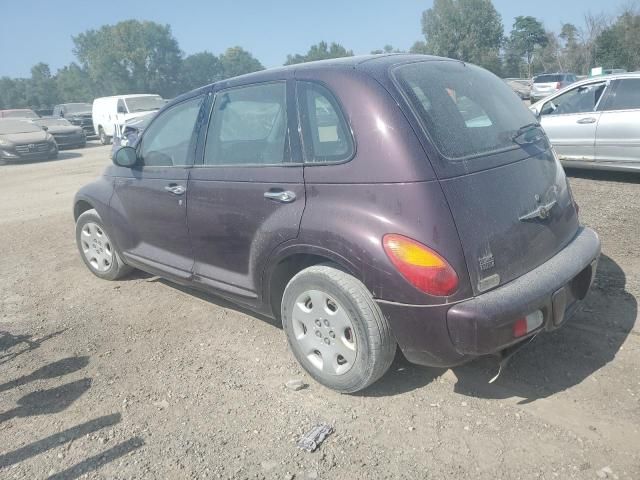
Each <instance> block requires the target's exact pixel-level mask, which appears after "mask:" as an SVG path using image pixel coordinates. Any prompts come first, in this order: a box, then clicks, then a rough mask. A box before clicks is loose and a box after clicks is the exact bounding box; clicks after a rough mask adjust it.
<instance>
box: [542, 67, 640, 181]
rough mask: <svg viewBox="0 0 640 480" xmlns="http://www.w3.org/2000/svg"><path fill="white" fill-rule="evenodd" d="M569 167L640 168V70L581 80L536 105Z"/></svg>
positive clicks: (602, 168) (552, 139)
mask: <svg viewBox="0 0 640 480" xmlns="http://www.w3.org/2000/svg"><path fill="white" fill-rule="evenodd" d="M530 108H531V110H532V112H534V113H535V114H536V115H538V117H539V118H540V123H541V125H542V127H543V128H544V130H545V132H546V133H547V136H548V137H549V139H550V140H551V143H552V145H553V146H554V148H555V150H556V152H557V154H558V157H559V158H560V161H561V162H562V163H563V164H564V165H565V166H569V167H577V168H592V169H600V170H621V171H635V172H638V171H640V74H639V73H622V74H616V75H608V76H602V77H593V78H588V79H586V80H582V81H580V82H577V83H575V84H573V85H571V86H569V87H567V88H565V89H563V90H561V91H559V92H558V93H556V94H554V95H551V96H550V97H548V98H545V99H544V100H541V101H540V102H537V103H535V104H533V105H532V106H531V107H530Z"/></svg>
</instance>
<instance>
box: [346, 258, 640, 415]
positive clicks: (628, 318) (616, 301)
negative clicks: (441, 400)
mask: <svg viewBox="0 0 640 480" xmlns="http://www.w3.org/2000/svg"><path fill="white" fill-rule="evenodd" d="M625 283H626V277H625V274H624V272H623V270H622V269H621V268H620V266H619V265H618V264H617V263H615V262H614V261H613V260H612V259H611V258H609V257H607V256H606V255H602V256H601V257H600V261H599V264H598V271H597V275H596V279H595V282H594V285H593V287H592V290H591V292H590V293H589V295H588V296H587V299H586V300H585V302H584V305H583V307H582V309H581V310H580V311H579V312H578V313H576V315H575V316H574V317H573V318H571V319H570V320H568V321H567V323H566V324H565V325H564V326H563V327H561V328H560V329H558V330H556V331H554V332H550V333H544V334H542V335H539V336H538V337H536V339H535V340H534V341H533V342H531V344H529V345H528V346H526V347H525V348H523V349H522V350H521V351H520V352H519V353H518V354H516V355H515V356H514V357H513V359H512V360H511V361H510V362H509V364H508V366H507V367H506V369H504V370H503V372H502V374H501V375H500V377H499V378H498V379H497V380H496V381H495V383H492V384H489V380H490V379H491V378H492V377H493V376H494V375H495V374H496V373H497V370H498V359H497V357H484V358H480V359H478V360H475V361H473V362H470V363H468V364H466V365H462V366H459V367H455V368H453V369H452V371H453V374H454V375H453V376H452V377H456V378H457V381H456V380H455V379H454V381H455V387H454V390H455V391H456V392H457V393H460V394H463V395H467V396H471V397H478V398H484V399H506V398H512V397H519V398H521V400H520V403H528V402H532V401H535V400H537V399H540V398H545V397H549V396H551V395H554V394H556V393H558V392H561V391H563V390H566V389H568V388H571V387H573V386H574V385H577V384H579V383H581V382H582V381H584V380H585V379H586V378H588V377H589V376H590V375H592V374H593V373H595V372H596V371H598V370H599V369H601V368H602V367H604V366H605V365H607V364H608V363H609V362H611V361H612V360H613V359H614V358H615V356H616V354H617V353H618V351H619V350H620V347H621V346H622V345H623V343H624V342H625V340H626V338H627V336H628V335H629V333H630V332H631V330H632V329H633V326H634V324H635V322H636V317H637V313H638V305H637V301H636V298H635V297H634V296H633V295H631V294H630V293H629V292H627V291H626V290H625ZM446 371H447V370H446V369H438V368H429V367H421V366H417V365H412V364H410V363H409V362H408V361H407V360H405V359H404V358H403V357H402V356H401V355H397V356H396V359H395V361H394V363H393V365H392V367H391V369H390V370H389V372H388V373H387V374H386V375H385V376H384V377H383V378H382V379H381V380H379V381H378V382H376V383H374V384H373V385H372V386H371V387H369V388H367V389H366V390H364V391H362V392H361V393H360V394H359V395H362V396H372V397H382V396H392V395H397V394H400V393H404V392H408V391H411V390H415V389H417V388H421V387H423V386H425V385H428V384H429V383H431V382H433V381H434V380H437V378H438V377H439V376H441V375H442V374H444V373H445V372H446Z"/></svg>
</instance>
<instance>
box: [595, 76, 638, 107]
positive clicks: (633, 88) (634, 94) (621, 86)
mask: <svg viewBox="0 0 640 480" xmlns="http://www.w3.org/2000/svg"><path fill="white" fill-rule="evenodd" d="M606 102H607V104H606V105H605V106H604V107H603V110H637V109H640V78H628V79H623V80H619V81H618V82H617V85H615V86H614V90H613V92H611V94H610V95H609V97H608V98H607V100H606Z"/></svg>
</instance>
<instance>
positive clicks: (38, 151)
mask: <svg viewBox="0 0 640 480" xmlns="http://www.w3.org/2000/svg"><path fill="white" fill-rule="evenodd" d="M57 156H58V146H57V145H56V141H55V140H54V138H53V136H52V135H51V134H50V133H48V132H45V131H44V130H43V129H42V128H40V127H39V126H37V125H34V124H33V123H31V122H29V121H25V120H14V119H0V160H2V161H4V162H20V161H31V160H46V159H53V158H56V157H57Z"/></svg>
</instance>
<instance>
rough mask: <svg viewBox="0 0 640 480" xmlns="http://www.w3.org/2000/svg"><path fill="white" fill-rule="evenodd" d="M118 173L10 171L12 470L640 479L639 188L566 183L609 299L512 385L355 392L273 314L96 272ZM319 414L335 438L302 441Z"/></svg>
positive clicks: (4, 385)
mask: <svg viewBox="0 0 640 480" xmlns="http://www.w3.org/2000/svg"><path fill="white" fill-rule="evenodd" d="M107 162H108V148H106V147H101V146H97V145H93V144H90V145H89V146H88V147H87V148H86V149H84V150H72V151H65V152H62V153H61V155H60V158H59V159H58V160H57V161H51V162H44V163H38V164H28V165H7V166H2V167H0V178H1V179H2V189H1V190H0V246H1V250H0V477H1V478H8V479H9V478H20V479H23V478H28V479H38V478H47V477H49V478H54V479H60V478H79V477H83V476H84V477H89V478H234V479H235V478H251V479H253V478H268V479H271V478H274V479H292V478H296V479H306V478H309V479H313V478H325V479H326V478H354V479H360V478H372V479H384V478H411V479H415V478H445V477H447V478H460V479H474V480H475V479H485V478H486V479H500V478H502V479H518V478H523V479H525V478H526V479H529V478H531V479H538V478H540V479H547V478H548V479H554V478H559V479H572V478H578V479H582V478H587V479H589V478H596V479H597V478H621V479H623V478H629V479H633V478H635V479H637V478H640V448H639V445H640V403H639V401H640V368H639V364H640V336H639V335H638V333H639V331H640V328H639V327H638V322H637V321H636V320H637V300H636V298H637V297H638V295H639V294H640V258H639V256H638V233H639V231H640V228H639V227H640V202H639V201H638V198H639V197H640V176H638V175H636V176H635V177H634V176H633V175H612V174H603V173H593V174H591V173H590V174H584V173H579V172H574V171H572V172H569V173H570V175H571V184H572V187H573V190H574V194H575V196H576V197H577V200H578V202H579V204H580V206H581V217H582V220H583V222H584V223H585V224H587V225H590V226H592V227H593V228H595V229H596V230H597V231H598V232H599V233H600V235H601V237H602V241H603V254H604V255H603V257H602V260H601V263H600V268H599V271H598V276H597V279H596V284H595V287H594V289H593V291H592V293H591V294H590V296H589V297H588V300H587V301H586V305H585V308H584V309H583V310H582V312H580V313H579V314H578V315H577V316H576V317H575V318H574V319H572V321H571V322H570V323H569V324H567V325H566V326H565V327H564V328H562V329H560V330H558V331H556V332H554V333H552V334H547V335H544V336H541V337H539V338H537V339H536V340H535V341H534V342H533V343H532V344H531V345H530V346H529V347H527V349H525V350H523V351H522V352H521V353H520V354H519V355H517V356H516V357H515V358H514V359H513V361H512V363H511V365H510V366H509V368H508V369H507V370H506V372H505V373H504V374H503V376H502V377H501V378H500V379H499V380H498V382H497V383H495V384H492V385H489V384H487V380H488V379H489V378H490V377H491V375H492V374H493V373H494V371H495V370H494V369H495V361H494V360H493V359H483V360H480V361H476V362H474V363H472V364H469V365H466V366H464V367H460V368H455V369H453V370H438V369H431V368H423V367H417V366H413V365H410V364H408V363H407V362H406V361H405V360H404V359H403V358H402V357H401V356H398V358H397V359H396V361H395V363H394V365H393V367H392V369H391V370H390V371H389V373H388V374H387V375H386V376H385V377H384V378H383V379H382V380H381V381H379V382H378V383H376V384H375V385H374V386H372V387H371V388H369V389H368V390H366V391H364V392H362V393H361V394H357V395H350V396H348V395H339V394H337V393H334V392H332V391H329V390H327V389H325V388H322V387H320V386H319V385H318V384H316V383H314V382H313V381H312V380H311V379H310V378H308V377H307V376H306V375H305V374H304V373H303V372H302V371H301V369H300V368H298V366H297V364H296V363H295V361H294V360H293V357H292V356H291V355H290V354H289V352H288V350H287V346H286V341H285V338H284V335H283V333H282V331H281V329H280V327H279V326H278V325H275V324H274V323H273V322H271V321H269V320H267V319H264V318H257V317H256V316H253V315H251V314H248V313H247V312H244V311H241V310H239V309H237V308H235V307H233V306H231V305H229V304H226V303H225V302H223V301H221V300H219V299H216V298H214V297H208V296H204V295H201V294H195V293H193V292H191V291H188V290H185V289H182V288H179V287H176V286H173V285H170V284H168V283H167V282H165V281H163V280H160V279H157V278H154V277H150V276H148V275H145V274H142V273H139V274H135V275H133V276H132V277H130V278H128V279H126V280H123V281H120V282H104V281H101V280H99V279H97V278H96V277H94V276H93V275H91V274H90V273H89V272H88V271H87V269H86V268H85V267H84V265H83V264H82V262H81V260H80V258H79V257H78V254H77V252H76V247H75V244H74V233H73V232H74V225H73V220H72V215H71V203H72V198H73V194H74V193H75V191H76V190H77V189H78V188H79V187H80V186H81V185H83V184H84V183H86V182H88V181H90V180H91V179H92V178H93V177H95V176H96V175H98V174H99V173H100V171H101V170H102V168H103V167H104V166H105V164H106V163H107ZM291 379H300V380H302V381H304V382H305V384H308V386H307V387H306V388H304V389H302V390H299V391H294V390H291V389H288V388H286V387H285V385H284V384H285V383H286V382H287V381H289V380H291ZM320 421H326V422H330V423H331V424H332V425H333V426H334V427H335V433H334V434H333V435H331V436H329V437H328V438H327V439H326V440H325V442H324V443H323V444H322V445H321V447H320V448H319V450H317V451H316V452H314V453H307V452H304V451H301V450H299V449H297V448H296V446H295V441H296V439H297V438H298V437H299V436H300V435H301V434H302V433H303V432H304V431H306V430H307V429H309V428H310V427H312V426H313V425H314V424H315V423H317V422H320Z"/></svg>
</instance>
